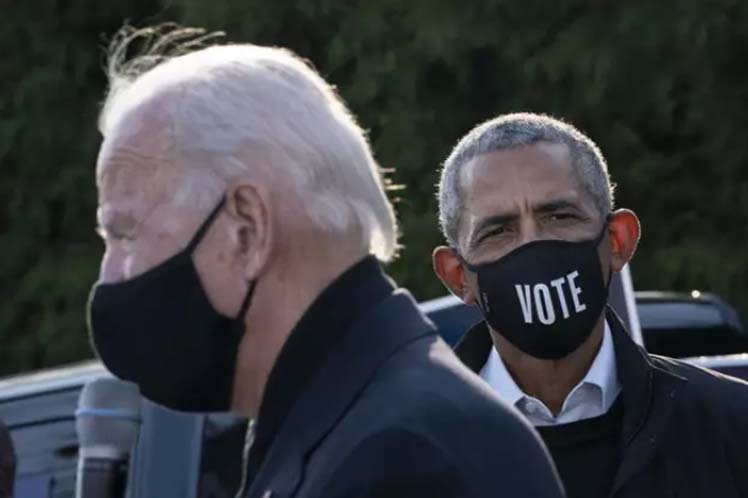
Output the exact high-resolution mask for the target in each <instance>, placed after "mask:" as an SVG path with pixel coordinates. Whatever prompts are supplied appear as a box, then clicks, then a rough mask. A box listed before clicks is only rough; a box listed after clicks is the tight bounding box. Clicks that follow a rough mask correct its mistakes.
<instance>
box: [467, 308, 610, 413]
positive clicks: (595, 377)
mask: <svg viewBox="0 0 748 498" xmlns="http://www.w3.org/2000/svg"><path fill="white" fill-rule="evenodd" d="M480 376H481V377H482V378H483V380H485V381H486V382H488V384H490V385H491V387H493V389H494V391H495V392H496V394H498V395H499V397H500V398H501V399H503V400H504V401H505V402H507V403H509V404H511V405H512V406H517V403H519V402H520V401H522V400H523V399H525V398H528V396H527V394H525V393H524V391H522V389H520V387H519V386H518V385H517V383H516V382H515V381H514V379H513V378H512V376H511V374H510V373H509V371H508V370H507V369H506V365H505V364H504V361H503V360H502V359H501V356H499V353H498V352H497V351H496V348H495V347H492V348H491V352H490V353H489V356H488V360H487V361H486V364H485V365H484V366H483V368H482V369H481V371H480ZM584 384H589V385H593V386H597V387H598V388H599V392H600V393H602V396H601V403H602V407H601V408H602V411H603V412H606V411H607V410H608V409H609V408H610V406H611V405H612V404H613V402H614V401H615V400H616V398H617V397H618V394H619V392H620V390H621V387H620V383H619V381H618V369H617V367H616V359H615V351H614V348H613V336H612V335H611V331H610V327H609V326H608V321H607V320H606V321H605V330H604V332H603V340H602V344H601V345H600V349H599V350H598V352H597V355H596V356H595V359H594V360H593V362H592V365H591V366H590V369H589V370H588V371H587V374H586V375H585V376H584V378H583V379H582V380H581V381H580V382H579V384H578V385H577V386H575V387H574V389H572V390H571V391H570V392H569V396H571V394H572V393H574V391H575V390H577V389H578V388H579V386H581V385H584Z"/></svg>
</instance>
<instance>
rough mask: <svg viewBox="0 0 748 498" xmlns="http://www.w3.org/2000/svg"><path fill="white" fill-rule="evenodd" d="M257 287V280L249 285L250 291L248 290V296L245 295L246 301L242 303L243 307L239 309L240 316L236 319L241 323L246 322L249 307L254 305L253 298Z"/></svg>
mask: <svg viewBox="0 0 748 498" xmlns="http://www.w3.org/2000/svg"><path fill="white" fill-rule="evenodd" d="M256 286H257V280H252V282H250V283H249V289H247V294H245V296H244V301H242V305H241V307H240V308H239V315H238V316H237V317H236V319H237V320H239V321H241V322H244V315H246V314H247V310H248V309H249V305H250V304H252V296H253V295H254V293H255V287H256Z"/></svg>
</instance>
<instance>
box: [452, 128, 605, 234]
mask: <svg viewBox="0 0 748 498" xmlns="http://www.w3.org/2000/svg"><path fill="white" fill-rule="evenodd" d="M539 142H543V143H550V144H561V145H564V146H566V148H567V150H568V152H569V156H570V158H571V163H572V167H573V168H574V169H575V171H576V172H577V175H578V177H579V180H580V181H581V183H582V185H583V186H584V188H585V189H586V190H587V191H588V192H589V193H590V195H591V196H592V198H593V200H594V202H595V205H596V207H597V209H598V210H599V212H600V214H601V215H602V216H606V215H607V214H608V213H609V212H610V211H612V209H613V195H614V190H615V186H614V185H613V184H611V182H610V176H609V175H608V166H607V164H606V163H605V158H604V157H603V155H602V153H601V152H600V149H599V148H598V147H597V145H595V143H594V142H593V141H592V140H591V139H590V138H589V137H587V136H586V135H584V134H583V133H582V132H581V131H579V130H578V129H576V128H575V127H574V126H572V125H570V124H568V123H565V122H563V121H561V120H559V119H556V118H553V117H550V116H547V115H543V114H533V113H514V114H505V115H502V116H499V117H497V118H494V119H491V120H489V121H486V122H485V123H482V124H480V125H478V126H476V127H475V128H473V129H472V130H471V131H470V132H469V133H468V134H467V135H465V136H464V137H463V138H462V139H461V140H460V141H459V142H458V143H457V146H455V148H454V149H452V153H451V154H450V155H449V157H448V158H447V160H446V161H445V162H444V167H443V168H442V172H441V180H440V182H439V192H438V197H439V224H440V225H441V229H442V233H443V234H444V237H445V238H446V239H447V243H448V244H450V245H451V246H452V247H455V248H456V247H458V234H459V231H460V218H461V213H462V210H463V207H464V206H463V202H462V185H461V182H462V180H461V178H462V174H461V172H462V167H463V165H465V164H466V163H468V162H469V161H470V160H472V159H473V158H475V157H477V156H480V155H483V154H488V153H490V152H494V151H498V150H505V149H513V148H515V147H521V146H526V145H533V144H536V143H539Z"/></svg>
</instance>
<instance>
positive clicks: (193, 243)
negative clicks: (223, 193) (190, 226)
mask: <svg viewBox="0 0 748 498" xmlns="http://www.w3.org/2000/svg"><path fill="white" fill-rule="evenodd" d="M224 205H226V197H221V202H219V203H218V205H217V206H216V207H214V208H213V211H211V212H210V214H209V215H208V218H207V219H206V220H205V221H203V224H202V225H200V228H198V229H197V232H196V233H195V235H193V236H192V240H190V243H189V244H187V249H186V251H187V252H188V253H190V254H192V253H193V252H194V251H195V248H196V247H197V245H198V244H199V243H200V241H201V240H203V237H205V233H206V232H207V231H208V229H209V228H210V226H211V225H212V224H213V222H214V221H215V219H216V217H217V216H218V214H219V213H220V212H221V209H223V206H224Z"/></svg>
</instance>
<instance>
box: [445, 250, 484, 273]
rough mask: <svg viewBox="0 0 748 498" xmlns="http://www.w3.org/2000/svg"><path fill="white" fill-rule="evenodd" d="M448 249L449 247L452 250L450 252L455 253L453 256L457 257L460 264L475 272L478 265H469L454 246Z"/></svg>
mask: <svg viewBox="0 0 748 498" xmlns="http://www.w3.org/2000/svg"><path fill="white" fill-rule="evenodd" d="M450 249H451V250H452V252H453V253H454V255H455V257H456V258H457V260H458V261H459V262H460V263H462V266H464V267H465V268H467V269H468V270H470V271H471V272H473V273H476V272H477V271H478V267H477V266H474V265H471V264H470V263H468V262H467V261H466V260H465V258H463V257H462V254H460V251H458V250H457V249H456V248H454V247H450Z"/></svg>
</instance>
